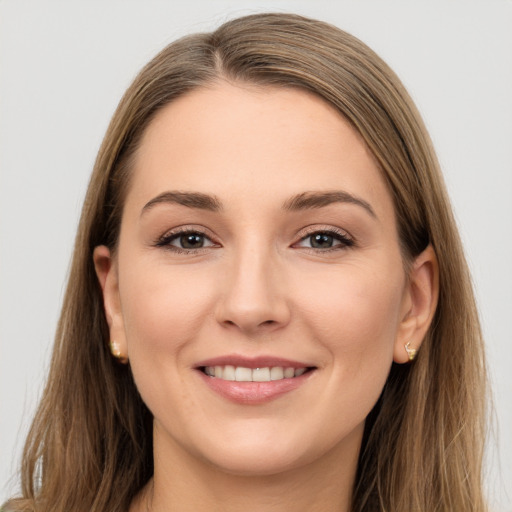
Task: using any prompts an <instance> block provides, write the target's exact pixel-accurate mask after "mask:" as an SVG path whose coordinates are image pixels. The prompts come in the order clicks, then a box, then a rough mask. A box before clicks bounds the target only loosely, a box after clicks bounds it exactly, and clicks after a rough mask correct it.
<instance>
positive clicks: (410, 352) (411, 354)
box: [405, 341, 418, 361]
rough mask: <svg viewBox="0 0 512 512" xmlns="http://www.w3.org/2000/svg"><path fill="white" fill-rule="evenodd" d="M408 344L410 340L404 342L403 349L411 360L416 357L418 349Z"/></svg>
mask: <svg viewBox="0 0 512 512" xmlns="http://www.w3.org/2000/svg"><path fill="white" fill-rule="evenodd" d="M410 344H411V342H410V341H408V342H407V343H406V344H405V351H406V352H407V355H408V356H409V361H412V360H413V359H414V358H415V357H416V354H417V352H418V351H417V350H416V349H415V348H412V347H411V346H410Z"/></svg>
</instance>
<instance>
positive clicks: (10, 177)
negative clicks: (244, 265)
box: [0, 0, 512, 512]
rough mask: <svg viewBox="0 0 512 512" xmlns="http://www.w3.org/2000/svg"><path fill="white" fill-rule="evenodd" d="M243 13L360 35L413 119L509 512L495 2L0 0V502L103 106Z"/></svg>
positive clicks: (505, 93) (500, 77)
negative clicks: (463, 272)
mask: <svg viewBox="0 0 512 512" xmlns="http://www.w3.org/2000/svg"><path fill="white" fill-rule="evenodd" d="M259 11H291V12H297V13H301V14H305V15H308V16H312V17H315V18H319V19H323V20H325V21H328V22H331V23H333V24H335V25H337V26H339V27H340V28H342V29H345V30H347V31H349V32H351V33H353V34H354V35H356V36H358V37H360V38H361V39H362V40H363V41H364V42H366V43H367V44H369V45H370V46H371V47H372V48H373V49H375V50H376V51H377V53H379V54H380V55H381V56H382V57H383V58H384V59H385V60H386V61H387V62H388V63H389V64H390V65H391V67H392V68H393V69H394V70H395V71H396V72H397V73H398V75H399V76H400V77H401V78H402V80H403V82H404V83H405V85H406V87H407V88H408V89H409V91H410V92H411V94H412V96H413V98H414V99H415V101H416V103H417V105H418V107H419V109H420V111H421V112H422V114H423V116H424V119H425V121H426V124H427V127H428V128H429V130H430V133H431V135H432V138H433V140H434V144H435V146H436V149H437V152H438V156H439V159H440V161H441V164H442V167H443V171H444V174H445V179H446V182H447V185H448V189H449V192H450V194H451V197H452V200H453V206H454V209H455V213H456V217H457V219H458V223H459V227H460V231H461V234H462V238H463V240H464V243H465V247H466V251H467V257H468V260H469V263H470V266H471V269H472V272H473V276H474V284H475V289H476V294H477V298H478V303H479V307H480V311H481V315H482V323H483V329H484V334H485V337H486V340H487V348H488V359H489V368H490V380H491V383H492V386H493V392H494V408H495V413H494V416H495V422H494V423H495V425H494V427H493V433H492V437H491V441H490V443H489V450H488V457H487V459H488V465H487V467H488V470H487V471H488V476H487V487H488V492H489V496H490V501H491V503H492V504H493V510H495V511H496V512H510V511H512V501H511V497H510V495H511V494H512V371H511V370H512V336H511V329H510V323H511V317H512V270H511V268H512V258H511V254H512V2H511V1H510V0H480V1H469V0H437V1H432V0H431V1H427V0H422V1H419V0H417V1H407V0H402V1H396V0H394V1H393V0H385V1H383V0H373V1H370V0H340V1H329V0H317V1H299V0H288V1H287V0H282V1H277V0H275V1H273V0H266V1H265V0H260V1H251V2H250V1H244V0H238V1H229V0H222V1H221V0H202V1H201V0H187V1H183V2H181V1H180V2H175V1H172V0H167V1H158V0H145V1H143V0H137V1H135V0H103V1H99V0H96V1H95V0H75V1H70V0H68V1H66V0H62V1H56V0H55V1H44V0H43V1H42V0H33V1H27V0H0V503H1V502H2V501H3V500H4V499H6V498H7V497H8V496H10V495H11V494H12V493H13V491H15V490H16V488H17V478H16V476H13V475H14V474H15V471H16V468H17V463H18V461H19V457H20V453H21V449H22V445H23V439H24V437H25V435H26V431H27V428H28V425H29V423H30V418H31V416H32V414H33V411H34V409H35V406H36V403H37V399H38V396H39V394H40V392H41V389H42V383H43V382H44V377H45V373H46V370H47V367H48V362H49V356H50V352H51V344H52V338H53V335H54V331H55V326H56V322H57V319H58V315H59V308H60V303H61V300H62V294H63V289H64V284H65V280H66V274H67V269H68V263H69V258H70V255H71V248H72V243H73V238H74V232H75V229H76V225H77V220H78V216H79V212H80V208H81V202H82V199H83V196H84V193H85V187H86V184H87V181H88V177H89V174H90V172H91V169H92V165H93V161H94V158H95V154H96V151H97V149H98V147H99V144H100V142H101V139H102V137H103V134H104V132H105V129H106V127H107V123H108V121H109V118H110V116H111V115H112V113H113V111H114V109H115V107H116V104H117V102H118V101H119V99H120V97H121V95H122V93H123V92H124V90H125V89H126V87H127V86H128V85H129V83H130V81H131V80H132V78H133V77H134V76H135V74H136V72H137V71H138V69H139V68H140V67H141V66H142V65H143V64H145V63H146V62H147V61H148V60H149V59H150V58H151V57H152V56H153V55H154V54H155V53H156V52H157V51H158V50H159V49H161V48H162V47H163V46H164V45H165V44H167V43H169V42H170V41H172V40H174V39H175V38H177V37H179V36H181V35H184V34H187V33H190V32H197V31H202V30H210V29H213V28H215V27H216V26H218V25H219V24H220V23H222V22H223V21H226V20H227V19H229V18H232V17H235V16H240V15H244V14H250V13H253V12H259ZM453 357H457V354H453ZM299 421H300V419H299Z"/></svg>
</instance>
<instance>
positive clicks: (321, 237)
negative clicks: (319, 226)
mask: <svg viewBox="0 0 512 512" xmlns="http://www.w3.org/2000/svg"><path fill="white" fill-rule="evenodd" d="M332 242H333V237H332V235H326V234H325V233H323V234H322V233H318V234H317V235H313V236H312V237H311V247H314V248H315V249H328V248H329V247H332Z"/></svg>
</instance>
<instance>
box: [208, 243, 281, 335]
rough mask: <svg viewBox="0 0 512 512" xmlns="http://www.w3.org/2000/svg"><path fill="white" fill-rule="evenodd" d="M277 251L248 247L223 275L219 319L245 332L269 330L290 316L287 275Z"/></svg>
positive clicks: (218, 307) (228, 326) (255, 332)
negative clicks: (274, 252)
mask: <svg viewBox="0 0 512 512" xmlns="http://www.w3.org/2000/svg"><path fill="white" fill-rule="evenodd" d="M277 260H278V257H277V255H274V256H273V255H272V254H270V251H259V250H257V249H254V248H253V249H251V248H248V249H246V250H244V251H243V253H242V254H240V253H239V254H237V255H234V256H233V259H232V261H231V262H230V263H231V264H230V266H229V268H228V269H226V271H225V273H224V275H223V276H222V284H221V286H220V289H221V294H220V300H219V301H218V303H217V310H216V316H217V321H218V322H219V323H220V324H222V325H223V326H224V327H227V328H233V329H239V330H240V331H242V332H243V333H244V334H246V335H252V336H254V335H257V334H259V333H270V332H273V331H275V330H277V329H279V328H282V327H284V326H285V325H286V324H287V323H288V322H289V320H290V307H289V302H288V300H287V293H286V277H285V275H284V272H283V270H282V268H281V266H280V264H279V261H277Z"/></svg>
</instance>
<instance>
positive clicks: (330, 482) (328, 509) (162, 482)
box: [130, 431, 362, 512]
mask: <svg viewBox="0 0 512 512" xmlns="http://www.w3.org/2000/svg"><path fill="white" fill-rule="evenodd" d="M361 434H362V432H359V431H358V432H355V433H354V435H355V436H356V437H359V438H360V437H361ZM155 446H156V444H155ZM348 446H349V449H347V445H346V444H344V445H343V446H339V447H334V448H333V449H332V450H330V451H329V452H328V453H326V454H324V455H323V456H322V457H320V458H319V459H317V460H315V461H313V462H311V463H309V464H306V465H303V466H301V467H297V468H293V469H289V470H285V471H282V472H279V473H277V474H270V475H256V476H255V475H249V476H248V475H237V474H231V473H227V472H225V471H222V470H221V469H219V468H217V467H214V466H212V465H210V464H208V463H205V461H204V460H200V459H198V458H196V457H193V456H190V455H189V454H187V455H186V456H184V457H183V456H178V457H176V451H175V452H174V456H173V457H167V456H163V454H162V452H160V451H156V450H155V472H154V477H153V479H152V480H151V481H150V482H149V483H148V485H147V486H146V487H145V488H144V489H143V491H142V492H141V493H140V494H139V496H138V497H137V499H136V500H135V501H134V503H133V505H132V507H130V512H148V511H150V512H197V510H201V511H202V512H239V511H240V510H243V511H244V512H289V511H290V510H293V511H294V512H349V510H350V503H351V498H352V489H353V486H354V481H355V474H356V469H357V460H358V455H359V446H360V443H348ZM180 455H184V454H183V453H181V454H180Z"/></svg>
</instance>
